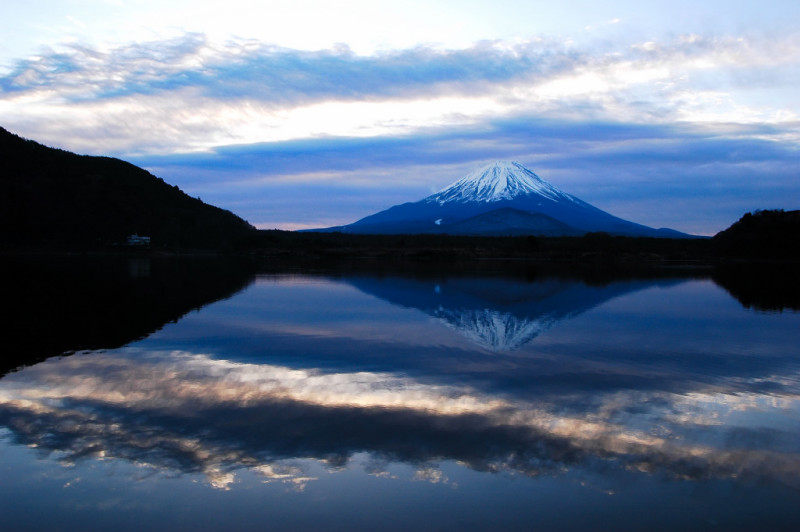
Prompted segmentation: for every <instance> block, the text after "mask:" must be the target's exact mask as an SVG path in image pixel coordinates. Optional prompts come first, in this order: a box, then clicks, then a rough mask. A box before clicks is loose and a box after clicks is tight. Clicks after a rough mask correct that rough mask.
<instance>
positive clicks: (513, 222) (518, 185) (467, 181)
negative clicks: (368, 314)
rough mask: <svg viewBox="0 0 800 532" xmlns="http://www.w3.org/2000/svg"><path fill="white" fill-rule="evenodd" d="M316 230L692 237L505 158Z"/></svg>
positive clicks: (380, 232) (367, 232)
mask: <svg viewBox="0 0 800 532" xmlns="http://www.w3.org/2000/svg"><path fill="white" fill-rule="evenodd" d="M317 231H326V232H327V231H341V232H344V233H362V234H401V233H402V234H417V233H446V234H454V235H487V236H488V235H492V236H501V235H542V236H571V235H582V234H585V233H588V232H596V231H602V232H606V233H609V234H613V235H627V236H650V237H665V238H685V237H689V236H690V235H687V234H684V233H680V232H678V231H674V230H672V229H653V228H651V227H647V226H645V225H640V224H637V223H634V222H629V221H627V220H623V219H622V218H617V217H616V216H613V215H611V214H609V213H607V212H605V211H602V210H600V209H598V208H597V207H594V206H592V205H590V204H588V203H586V202H585V201H582V200H580V199H578V198H576V197H575V196H572V195H571V194H567V193H566V192H563V191H562V190H560V189H558V188H557V187H555V186H554V185H552V184H550V183H548V182H547V181H545V180H544V179H542V178H540V177H539V176H538V175H536V174H535V173H533V172H532V171H530V170H528V169H527V168H525V167H524V166H523V165H521V164H520V163H517V162H507V161H497V162H494V163H491V164H489V165H486V166H484V167H482V168H479V169H477V170H475V171H473V172H471V173H469V174H467V175H466V176H464V177H463V178H461V179H459V180H458V181H456V182H455V183H453V184H451V185H450V186H448V187H446V188H444V189H442V190H441V191H439V192H437V193H435V194H432V195H430V196H428V197H427V198H424V199H422V200H419V201H416V202H412V203H403V204H402V205H395V206H394V207H391V208H389V209H386V210H384V211H381V212H378V213H376V214H373V215H370V216H367V217H365V218H362V219H360V220H358V221H356V222H354V223H352V224H349V225H343V226H337V227H330V228H327V229H318V230H317Z"/></svg>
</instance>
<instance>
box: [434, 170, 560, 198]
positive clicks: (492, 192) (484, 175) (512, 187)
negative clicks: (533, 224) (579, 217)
mask: <svg viewBox="0 0 800 532" xmlns="http://www.w3.org/2000/svg"><path fill="white" fill-rule="evenodd" d="M530 195H538V196H543V197H545V198H548V199H551V200H553V201H556V202H562V201H570V202H573V201H575V198H573V197H572V196H570V195H569V194H567V193H565V192H562V191H561V190H559V189H558V188H557V187H555V186H553V185H552V184H550V183H548V182H547V181H545V180H544V179H542V178H540V177H539V176H538V175H536V174H535V173H533V172H531V171H530V170H528V169H527V168H525V167H524V166H523V165H521V164H520V163H517V162H512V161H497V162H494V163H491V164H488V165H486V166H484V167H482V168H479V169H477V170H475V171H473V172H470V173H469V174H467V175H466V176H464V177H462V178H461V179H459V180H458V181H456V182H455V183H453V184H451V185H450V186H448V187H446V188H444V189H442V190H441V191H439V192H437V193H436V194H433V195H432V196H429V197H428V198H426V201H429V202H437V203H439V204H440V205H444V204H445V203H451V202H458V203H464V202H472V201H478V202H494V201H501V200H511V199H514V198H517V197H519V196H530Z"/></svg>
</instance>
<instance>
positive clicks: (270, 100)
mask: <svg viewBox="0 0 800 532" xmlns="http://www.w3.org/2000/svg"><path fill="white" fill-rule="evenodd" d="M798 50H800V45H798V43H797V39H796V38H792V37H785V38H782V39H776V40H774V41H772V40H771V41H759V42H751V41H744V40H742V39H732V38H731V39H719V38H717V39H711V38H703V37H699V36H683V37H680V38H678V39H676V40H673V41H671V42H666V43H655V42H649V43H634V44H633V45H631V46H628V47H624V46H622V47H620V46H619V45H617V46H615V47H612V46H609V45H604V46H599V47H597V48H595V49H590V48H583V49H577V48H574V47H569V46H567V45H565V44H563V43H560V42H557V41H553V40H543V39H534V40H529V41H523V42H506V41H487V42H481V43H477V44H474V45H472V46H471V47H468V48H463V49H457V50H442V49H436V48H432V47H417V48H412V49H406V50H397V51H389V52H382V53H376V54H373V55H369V56H363V55H356V54H355V53H353V52H352V51H351V50H349V49H348V48H346V47H344V46H342V47H338V48H333V49H328V50H321V51H315V52H309V51H301V50H291V49H286V48H280V47H276V46H271V45H267V44H263V43H260V42H252V41H231V42H229V43H228V44H226V45H217V44H212V43H210V42H209V41H208V39H207V38H206V37H205V36H204V35H202V34H187V35H185V36H183V37H180V38H175V39H171V40H166V41H157V42H149V43H137V44H129V45H124V46H119V47H116V48H111V49H108V50H101V49H96V48H90V47H87V46H78V45H69V46H64V47H62V48H61V49H59V50H58V51H55V50H51V51H48V52H45V53H42V54H40V55H39V56H37V57H35V58H32V59H27V60H23V61H20V62H19V63H18V64H17V65H16V66H15V67H14V68H13V69H12V71H11V72H9V73H8V74H6V75H5V76H3V77H2V79H0V89H2V100H1V101H2V102H5V103H6V104H7V105H6V106H2V107H0V117H3V118H4V121H5V122H6V125H7V126H13V124H12V123H13V122H18V123H20V122H21V123H22V124H23V125H25V124H27V127H28V128H32V127H33V126H34V125H38V126H39V127H43V124H42V122H44V120H45V117H46V116H47V115H50V118H52V116H53V115H58V114H59V113H65V114H64V118H65V119H68V120H69V121H70V122H71V123H72V124H73V127H75V125H77V126H78V127H80V125H81V124H86V130H85V132H82V134H81V135H79V138H80V137H85V139H86V141H87V142H86V146H87V147H90V146H91V144H89V143H88V141H89V140H94V141H98V140H99V138H104V137H105V136H106V135H107V133H108V131H109V130H112V129H120V130H121V131H123V132H124V134H120V135H119V136H118V138H117V139H116V140H115V141H111V140H108V139H106V141H105V146H103V147H104V148H106V147H107V148H106V149H111V150H112V151H114V152H116V153H140V152H154V151H162V152H175V151H187V150H188V151H191V150H197V149H209V148H211V147H217V146H220V145H226V144H235V143H250V142H257V141H259V140H261V141H266V140H290V139H302V138H309V137H312V138H313V137H320V136H328V135H336V136H358V137H364V136H375V135H383V134H387V133H388V134H393V133H397V132H403V133H409V132H417V131H419V130H423V129H429V128H430V126H432V125H433V126H452V127H462V126H464V125H469V124H474V123H476V122H483V121H485V120H487V119H491V120H496V119H498V118H500V117H502V116H513V115H514V114H520V113H521V114H525V115H530V114H537V115H539V116H545V117H550V118H555V117H557V118H559V119H563V118H565V117H566V118H569V117H572V118H581V119H582V120H587V119H588V120H592V119H600V118H602V119H604V120H609V119H610V118H611V117H612V116H613V117H616V119H617V120H620V119H621V120H622V121H632V122H634V123H644V122H646V121H647V120H659V121H668V120H670V119H675V118H676V117H677V118H680V119H687V120H696V119H698V117H700V114H699V113H700V110H701V109H700V108H701V107H702V111H703V113H704V114H703V116H702V117H700V118H702V119H703V120H710V119H715V120H717V121H719V120H720V119H727V120H734V119H746V120H749V121H757V120H761V121H770V120H771V121H774V120H781V121H785V120H786V119H787V117H791V116H793V115H792V113H791V112H789V113H788V115H787V114H786V111H784V115H781V117H777V116H772V115H774V114H775V112H778V110H775V109H758V108H756V107H754V106H749V105H746V104H744V103H740V102H737V101H735V100H734V102H733V104H731V103H730V102H728V100H727V98H728V96H729V93H730V92H731V91H732V90H733V89H734V88H735V87H734V85H735V86H739V85H744V86H746V87H747V88H750V89H752V88H753V87H754V86H763V81H761V80H762V79H763V76H764V74H763V73H764V72H771V73H772V75H773V79H772V83H771V86H772V88H773V89H774V88H775V86H776V82H777V85H778V86H780V85H781V84H782V85H783V86H785V87H786V88H791V87H792V86H793V80H794V78H793V77H792V73H794V74H796V66H795V65H796V62H797V61H796V60H797V57H798V55H800V51H798ZM775 52H781V53H780V54H776V53H775ZM753 69H755V70H757V71H758V72H759V73H760V74H759V75H757V76H753V75H751V74H750V72H751V70H753ZM768 69H771V70H768ZM781 69H784V70H786V69H788V73H787V72H784V71H783V70H781ZM710 73H715V74H714V75H716V76H723V77H725V76H728V75H730V74H731V73H734V74H735V75H736V80H737V81H736V83H735V84H731V83H730V81H727V82H725V81H724V80H723V82H722V83H720V82H719V80H717V83H715V85H714V87H715V91H716V92H709V90H708V89H704V88H703V85H704V78H703V76H707V75H710ZM696 76H700V80H699V87H696V86H695V85H696V83H695V81H694V79H693V78H695V77H696ZM754 79H756V81H753V80H754ZM781 80H782V81H783V83H781ZM701 89H702V90H701ZM704 94H705V95H706V96H703V95H704ZM711 102H716V103H715V104H714V105H711V104H710V103H711ZM11 104H13V105H14V106H15V107H14V109H16V110H17V112H14V109H12V108H11ZM20 104H24V109H23V110H22V111H20V108H21V107H20ZM770 113H772V115H771V114H770ZM693 117H694V118H693ZM9 122H12V123H9ZM63 127H66V120H65V124H64V125H63ZM23 129H25V128H23ZM137 130H140V131H141V132H142V133H144V131H147V132H149V135H145V134H140V135H136V134H135V133H136V131H137ZM92 131H95V134H94V135H92V134H91V133H92ZM44 133H45V136H46V137H48V136H49V137H53V136H55V135H56V134H57V133H58V131H57V130H55V129H54V130H52V131H50V132H48V131H47V129H46V128H45V129H44ZM101 133H102V134H101ZM148 138H153V140H152V141H151V142H148V141H146V140H144V139H148ZM72 142H75V143H80V140H79V139H76V140H73V141H72ZM81 144H83V143H81ZM158 144H160V145H161V147H160V148H158V147H157V145H158ZM95 149H97V148H95Z"/></svg>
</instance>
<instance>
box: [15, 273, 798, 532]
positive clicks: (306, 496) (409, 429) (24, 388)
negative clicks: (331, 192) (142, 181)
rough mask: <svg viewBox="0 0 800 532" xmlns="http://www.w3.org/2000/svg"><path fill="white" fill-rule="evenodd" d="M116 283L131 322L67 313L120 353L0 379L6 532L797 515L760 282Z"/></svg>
mask: <svg viewBox="0 0 800 532" xmlns="http://www.w3.org/2000/svg"><path fill="white" fill-rule="evenodd" d="M128 266H129V267H128V268H127V270H125V271H126V272H127V274H126V275H122V277H120V278H117V279H115V280H114V281H113V283H111V284H109V285H108V286H114V287H118V286H125V287H126V288H122V289H120V290H121V292H119V293H117V294H116V295H115V299H123V300H125V301H128V302H129V305H128V306H129V307H131V308H133V307H135V309H134V310H131V308H128V309H127V310H126V309H106V310H105V311H103V310H102V309H101V312H99V313H98V312H96V309H95V308H94V307H97V306H98V305H100V303H99V301H102V297H104V296H97V295H93V296H91V297H88V299H89V300H90V301H95V299H92V298H95V297H96V298H100V299H97V300H96V301H95V303H93V304H92V305H87V306H89V307H92V308H93V309H94V310H92V311H87V312H88V313H87V314H81V315H79V316H77V317H76V316H72V317H71V318H67V317H66V316H65V317H64V319H71V320H73V321H74V322H75V325H74V326H73V327H72V328H71V329H75V328H78V329H80V327H81V325H80V324H81V323H83V322H85V321H87V320H89V321H92V320H94V321H98V320H101V319H102V318H101V317H98V316H103V315H110V316H111V317H113V320H111V319H109V321H114V322H115V323H117V322H119V321H120V320H121V321H125V320H126V319H127V320H128V321H130V328H131V333H130V334H131V335H132V336H131V338H125V335H124V331H123V332H120V333H119V334H118V335H116V336H114V337H113V339H109V340H104V342H105V343H104V342H100V343H99V344H97V345H92V348H91V349H83V350H78V352H76V353H75V354H72V355H71V356H63V357H51V356H50V355H51V354H53V353H52V352H47V349H46V348H47V346H49V344H46V345H45V344H42V342H38V343H37V342H36V341H34V340H33V339H31V343H32V345H34V344H35V345H36V346H37V349H40V350H43V351H42V356H40V357H39V358H44V359H45V360H43V361H41V362H38V363H35V364H31V365H28V366H27V367H24V368H22V369H20V370H18V371H15V372H12V373H8V374H7V375H6V376H4V377H3V378H2V379H1V380H0V501H1V502H0V508H2V515H3V521H4V522H5V524H6V525H7V526H8V527H9V528H11V529H17V528H23V527H31V528H40V529H58V528H61V529H71V530H80V529H82V530H85V529H91V528H106V529H108V528H113V529H131V530H133V529H136V530H140V529H143V528H148V529H176V528H178V529H181V528H183V529H197V528H202V529H259V530H261V529H265V528H272V529H321V528H325V529H329V530H339V529H340V530H353V529H376V528H380V529H386V530H406V529H444V530H464V529H483V530H488V529H495V530H496V529H505V530H509V529H526V530H528V529H536V528H543V529H554V528H555V529H562V530H563V529H597V528H601V529H638V530H658V529H661V530H675V529H719V530H731V529H756V528H758V529H772V530H775V529H782V528H783V529H792V528H794V526H796V524H797V523H798V522H800V521H798V519H800V402H799V401H798V393H800V378H799V376H800V342H798V340H800V313H798V312H796V311H795V310H792V309H793V308H796V307H794V303H793V302H789V303H781V302H778V303H777V304H776V303H775V302H774V300H773V299H769V301H771V303H769V304H767V305H761V306H759V305H757V304H756V305H754V304H751V302H750V301H749V300H747V301H746V302H745V304H743V303H742V302H740V300H742V298H741V297H740V295H739V294H740V291H738V289H737V286H745V287H750V288H752V285H753V283H752V282H748V281H747V279H746V278H745V280H744V281H743V283H744V284H743V285H742V283H741V282H740V283H739V284H736V283H734V284H733V285H731V284H730V283H728V284H725V283H721V282H720V280H719V277H720V276H717V277H714V279H716V282H715V281H714V280H712V277H711V276H704V275H694V276H691V277H681V276H675V275H672V276H670V277H661V278H660V277H657V276H656V277H654V276H652V275H648V276H644V277H641V276H640V277H638V278H630V277H614V276H611V277H604V278H602V279H600V280H598V279H588V280H587V279H579V278H575V277H574V276H573V277H564V276H559V275H553V274H548V275H528V276H524V277H521V276H518V275H516V276H497V275H477V274H464V273H461V274H459V275H449V276H448V275H436V274H432V273H425V274H420V273H416V274H414V275H404V274H386V273H384V274H382V275H372V274H367V273H360V274H342V273H341V272H339V273H337V274H336V275H300V274H292V275H288V274H271V275H259V276H256V277H250V276H248V275H244V276H243V277H242V279H243V280H240V281H237V282H228V283H222V282H219V283H217V285H216V286H218V290H217V291H215V292H213V293H209V294H208V295H207V297H206V301H204V302H203V303H199V304H198V302H197V301H196V300H192V301H191V302H190V303H188V305H189V306H188V307H185V308H184V307H181V305H180V304H178V303H176V301H178V300H181V299H182V297H183V296H184V295H185V294H195V296H196V294H197V290H198V289H197V286H196V285H195V284H193V283H195V282H197V283H200V284H203V283H202V279H203V276H202V275H199V276H197V275H195V274H193V273H191V272H194V271H195V270H191V268H190V269H189V270H185V269H179V271H177V272H173V273H175V276H174V278H173V277H170V276H171V275H172V273H170V274H169V275H167V274H163V275H164V276H162V273H159V272H160V271H161V270H160V269H161V268H163V266H160V265H154V266H153V267H152V268H151V267H150V266H149V265H148V266H147V267H146V268H143V267H142V264H138V265H136V264H134V266H133V267H131V266H130V264H129V265H128ZM187 271H189V272H190V273H188V274H187V273H186V272H187ZM198 271H200V272H203V271H207V268H205V267H204V268H201V269H200V270H198ZM225 276H226V278H227V279H231V273H230V272H229V271H226V272H225ZM169 279H174V280H175V282H174V283H171V284H170V283H166V280H169ZM187 279H188V280H189V281H187ZM155 281H158V282H155ZM187 282H189V285H187V286H182V285H181V283H183V284H186V283H187ZM209 283H210V281H209ZM237 283H238V284H237ZM153 284H155V285H156V286H158V287H160V288H159V289H158V290H152V285H153ZM178 285H181V286H178ZM53 286H56V285H55V284H54V285H53ZM168 286H171V287H172V288H165V287H168ZM175 286H178V288H174V287H175ZM206 286H208V283H207V284H206ZM721 286H725V288H722V287H721ZM732 286H733V288H732ZM48 290H50V291H54V290H55V288H53V287H52V286H51V287H49V288H48ZM148 290H152V294H151V295H149V296H143V295H142V294H148V293H149V292H148ZM171 290H175V292H174V293H173V292H172V291H171ZM237 290H240V291H238V292H237ZM106 293H107V292H106ZM748 293H752V290H751V291H750V292H748ZM132 294H136V295H135V296H134V295H132ZM36 296H37V297H42V294H38V293H37V294H36ZM71 297H74V294H70V293H66V294H60V295H59V296H58V297H55V296H54V297H53V298H51V299H52V300H54V301H59V300H61V299H63V300H65V301H66V300H68V299H69V298H71ZM148 297H152V299H147V298H148ZM31 298H33V296H31ZM142 298H145V299H142ZM219 298H223V299H219ZM737 298H738V299H737ZM215 299H216V301H214V300H215ZM208 301H210V302H208ZM133 302H135V303H133ZM170 305H173V306H174V307H175V310H174V312H173V313H172V314H170V313H169V312H167V310H166V309H168V308H172V307H171V306H170ZM28 306H31V305H28ZM25 308H28V307H25ZM192 309H193V310H192ZM127 311H130V312H129V313H128V314H126V312H127ZM187 311H188V313H187ZM28 312H30V311H28ZM153 313H160V314H164V317H163V318H162V320H157V321H158V323H155V324H153V323H150V322H149V321H146V318H147V317H148V316H152V314H153ZM58 315H59V313H58V312H54V313H53V314H52V315H48V316H47V319H49V320H54V318H53V316H58ZM26 319H33V318H32V317H30V318H26V317H25V316H22V317H18V318H17V320H18V321H19V322H20V323H21V322H22V321H25V320H26ZM38 319H39V320H42V319H44V318H42V317H41V316H38ZM143 320H145V321H143ZM56 321H58V320H56ZM70 323H72V322H70ZM143 323H145V324H146V325H143ZM40 325H41V327H42V329H41V334H42V335H47V327H48V326H49V324H47V323H41V321H40ZM118 326H119V324H118ZM159 327H160V328H159ZM32 329H33V327H32ZM62 329H65V328H64V327H61V328H60V329H58V330H62ZM123 329H124V327H123ZM143 330H144V332H143ZM26 334H28V336H32V333H30V332H29V331H27V330H26ZM85 334H86V335H89V336H90V337H92V335H93V334H94V333H92V331H91V328H89V329H88V332H86V333H85ZM69 342H72V343H73V344H74V345H76V346H83V345H87V341H86V340H80V341H79V340H78V339H74V338H72V337H70V339H69ZM88 343H89V344H91V342H88ZM42 345H45V347H42ZM58 345H59V347H58V349H59V350H60V349H61V348H62V347H63V346H62V345H61V344H58ZM14 347H15V348H16V349H22V350H24V349H25V346H24V345H19V346H14ZM54 349H55V348H54ZM37 360H38V359H37Z"/></svg>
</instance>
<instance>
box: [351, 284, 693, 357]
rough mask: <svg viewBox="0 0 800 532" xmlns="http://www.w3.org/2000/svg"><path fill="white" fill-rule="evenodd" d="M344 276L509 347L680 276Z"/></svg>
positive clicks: (482, 341)
mask: <svg viewBox="0 0 800 532" xmlns="http://www.w3.org/2000/svg"><path fill="white" fill-rule="evenodd" d="M347 282H349V283H350V284H352V285H353V286H355V287H356V288H358V289H359V290H361V291H362V292H365V293H367V294H371V295H374V296H377V297H380V298H381V299H384V300H386V301H388V302H390V303H393V304H396V305H402V306H405V307H410V308H416V309H419V310H422V311H423V312H425V313H427V314H430V315H431V316H434V317H436V318H439V319H440V320H441V321H442V322H443V323H445V324H447V325H448V326H450V327H452V328H453V329H455V330H457V331H458V332H460V333H461V334H463V335H464V337H466V338H468V339H469V340H471V341H473V342H475V343H476V344H477V345H480V346H482V347H485V348H487V349H490V350H501V351H503V350H513V349H517V348H519V347H521V346H523V345H524V344H526V343H528V342H530V341H531V340H533V339H534V338H536V337H537V336H539V335H540V334H541V333H543V332H544V331H546V330H547V329H549V328H550V327H553V326H554V325H555V324H556V323H558V322H559V321H562V320H565V319H569V318H571V317H574V316H577V315H578V314H580V313H582V312H585V311H587V310H589V309H591V308H593V307H596V306H597V305H599V304H601V303H603V302H604V301H608V300H609V299H612V298H614V297H617V296H620V295H622V294H625V293H628V292H633V291H636V290H641V289H644V288H648V287H651V286H669V285H670V284H674V283H678V282H681V281H680V280H656V281H654V280H649V281H642V280H638V281H637V280H625V281H617V282H613V283H609V284H604V285H589V284H586V283H582V282H575V280H574V279H564V278H558V277H545V278H543V279H540V280H537V281H536V282H530V281H525V280H523V279H513V278H502V277H485V276H484V277H476V276H469V277H467V276H462V277H451V278H446V277H445V278H439V279H431V280H421V279H412V278H408V277H399V276H398V277H381V278H375V277H353V278H350V279H347Z"/></svg>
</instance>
